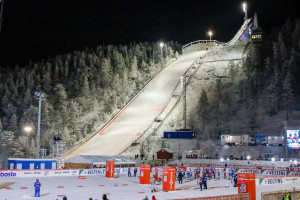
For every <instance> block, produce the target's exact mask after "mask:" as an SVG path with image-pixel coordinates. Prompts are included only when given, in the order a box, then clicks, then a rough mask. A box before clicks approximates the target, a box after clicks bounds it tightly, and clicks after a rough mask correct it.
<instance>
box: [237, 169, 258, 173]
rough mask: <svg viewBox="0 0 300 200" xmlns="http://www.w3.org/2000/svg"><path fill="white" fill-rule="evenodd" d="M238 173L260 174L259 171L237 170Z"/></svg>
mask: <svg viewBox="0 0 300 200" xmlns="http://www.w3.org/2000/svg"><path fill="white" fill-rule="evenodd" d="M238 172H240V173H255V174H260V171H259V170H255V169H239V171H238Z"/></svg>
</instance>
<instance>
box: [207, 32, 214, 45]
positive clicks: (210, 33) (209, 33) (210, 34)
mask: <svg viewBox="0 0 300 200" xmlns="http://www.w3.org/2000/svg"><path fill="white" fill-rule="evenodd" d="M208 35H209V42H211V36H212V35H213V33H212V32H211V31H208Z"/></svg>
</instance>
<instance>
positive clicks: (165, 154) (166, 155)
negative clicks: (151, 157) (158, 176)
mask: <svg viewBox="0 0 300 200" xmlns="http://www.w3.org/2000/svg"><path fill="white" fill-rule="evenodd" d="M156 156H157V159H173V152H172V151H171V150H170V149H167V148H163V149H161V150H159V151H158V152H156Z"/></svg>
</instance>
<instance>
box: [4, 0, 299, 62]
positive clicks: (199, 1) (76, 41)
mask: <svg viewBox="0 0 300 200" xmlns="http://www.w3.org/2000/svg"><path fill="white" fill-rule="evenodd" d="M242 2H243V1H240V0H136V1H132V0H118V1H117V0H97V1H96V0H88V1H84V0H81V1H77V0H73V1H63V0H56V1H54V0H53V1H50V0H5V2H4V10H3V22H2V30H1V33H0V54H1V55H0V66H2V67H6V66H14V65H16V64H20V65H24V64H27V63H28V62H29V60H32V61H39V60H41V59H43V58H47V57H49V56H55V55H58V54H64V53H68V52H73V51H74V50H83V49H84V48H85V47H96V46H97V45H99V44H129V43H130V42H145V41H149V42H155V41H159V40H163V41H170V40H173V41H178V42H180V43H182V44H185V43H188V42H191V41H194V40H199V39H208V38H209V37H208V36H207V31H208V30H209V29H211V30H212V31H213V32H214V36H213V38H212V39H217V40H219V41H222V42H227V41H228V40H230V39H231V38H232V37H233V35H234V34H235V32H236V31H237V30H238V29H239V27H240V26H241V24H242V23H243V18H244V13H243V11H242V6H241V4H242ZM247 3H248V15H249V16H253V13H254V11H256V12H257V13H258V20H259V23H260V25H261V26H262V27H263V29H265V30H267V31H268V30H270V29H271V27H274V26H277V27H280V26H281V25H282V24H283V23H284V21H285V20H286V19H287V18H288V17H289V16H290V17H292V18H299V17H300V12H299V10H300V1H298V0H297V1H296V0H285V1H283V0H280V1H279V0H278V1H271V0H248V1H247Z"/></svg>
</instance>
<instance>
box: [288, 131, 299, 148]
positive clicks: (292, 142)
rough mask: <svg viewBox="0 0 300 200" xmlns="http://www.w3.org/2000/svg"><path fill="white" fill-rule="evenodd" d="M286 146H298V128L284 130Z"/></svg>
mask: <svg viewBox="0 0 300 200" xmlns="http://www.w3.org/2000/svg"><path fill="white" fill-rule="evenodd" d="M286 139H287V141H286V142H287V148H288V149H299V148H300V130H286Z"/></svg>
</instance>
